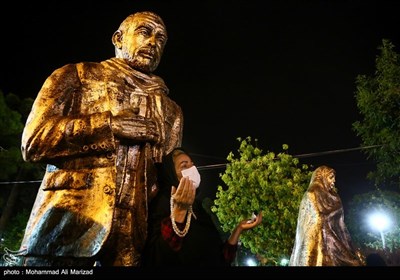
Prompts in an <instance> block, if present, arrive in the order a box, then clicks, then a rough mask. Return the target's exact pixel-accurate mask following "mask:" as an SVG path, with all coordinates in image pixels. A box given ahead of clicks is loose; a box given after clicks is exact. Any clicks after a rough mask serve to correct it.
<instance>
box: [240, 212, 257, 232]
mask: <svg viewBox="0 0 400 280" xmlns="http://www.w3.org/2000/svg"><path fill="white" fill-rule="evenodd" d="M261 222H262V211H260V212H259V213H258V214H257V215H255V217H254V218H253V219H250V220H249V219H246V220H243V221H241V222H240V223H239V227H240V228H241V230H248V229H251V228H254V227H256V226H257V225H259V224H260V223H261Z"/></svg>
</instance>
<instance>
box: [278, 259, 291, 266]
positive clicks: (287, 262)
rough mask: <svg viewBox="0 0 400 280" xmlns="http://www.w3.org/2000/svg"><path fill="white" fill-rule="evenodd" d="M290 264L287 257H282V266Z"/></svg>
mask: <svg viewBox="0 0 400 280" xmlns="http://www.w3.org/2000/svg"><path fill="white" fill-rule="evenodd" d="M288 264H289V260H288V259H286V258H283V259H281V263H280V265H281V266H287V265H288Z"/></svg>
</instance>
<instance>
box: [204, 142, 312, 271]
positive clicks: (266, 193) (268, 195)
mask: <svg viewBox="0 0 400 280" xmlns="http://www.w3.org/2000/svg"><path fill="white" fill-rule="evenodd" d="M238 141H239V142H240V148H239V149H238V152H239V155H238V157H236V156H235V155H234V153H233V152H230V153H229V155H228V157H227V160H228V164H227V167H226V170H225V173H223V174H220V176H221V178H222V181H223V182H224V183H225V184H226V187H222V186H218V189H217V193H216V199H215V200H214V206H213V207H212V211H213V212H215V213H216V215H217V217H218V219H219V221H220V223H221V225H222V229H223V231H224V232H231V231H232V230H233V229H234V227H235V226H236V225H237V224H238V223H239V222H240V221H241V220H243V219H246V218H249V217H250V216H251V214H252V212H253V211H262V213H263V221H262V223H261V224H260V225H259V226H257V227H255V228H253V229H252V230H250V231H246V232H243V234H242V235H241V237H240V241H241V243H242V245H243V246H244V247H246V248H249V249H250V250H251V252H252V253H254V254H256V255H257V256H258V257H259V260H260V263H261V264H263V265H277V264H278V262H279V260H280V259H281V258H283V257H286V258H288V257H290V254H291V251H292V248H293V245H294V239H295V234H296V225H297V216H298V211H299V205H300V201H301V198H302V196H303V194H304V192H305V191H306V189H307V187H308V184H309V181H310V178H311V171H309V167H308V165H306V164H303V165H301V167H299V160H298V159H297V158H294V157H292V156H291V155H289V154H288V153H287V150H288V148H289V147H288V145H283V151H282V152H281V153H278V154H277V155H276V154H275V153H273V152H266V153H264V152H263V151H262V150H261V149H259V148H257V147H256V145H255V144H257V139H256V140H255V141H252V139H251V137H247V138H246V139H241V138H238Z"/></svg>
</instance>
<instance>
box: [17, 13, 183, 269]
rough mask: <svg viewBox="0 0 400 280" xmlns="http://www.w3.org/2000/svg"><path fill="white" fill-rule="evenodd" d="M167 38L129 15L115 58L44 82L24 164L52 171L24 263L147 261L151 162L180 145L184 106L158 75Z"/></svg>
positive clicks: (151, 17) (159, 26)
mask: <svg viewBox="0 0 400 280" xmlns="http://www.w3.org/2000/svg"><path fill="white" fill-rule="evenodd" d="M166 41H167V32H166V28H165V25H164V23H163V21H162V19H161V18H160V17H159V16H158V15H156V14H154V13H151V12H139V13H136V14H133V15H130V16H128V17H127V18H126V19H125V20H124V21H123V22H122V23H121V25H120V27H119V29H118V30H117V31H116V32H115V33H114V34H113V35H112V43H113V44H114V46H115V57H114V58H110V59H108V60H105V61H102V62H100V63H95V62H83V63H77V64H68V65H65V66H63V67H61V68H59V69H57V70H55V71H54V72H53V73H52V74H51V75H50V76H49V77H48V78H47V80H46V81H45V83H44V84H43V87H42V88H41V90H40V92H39V94H38V96H37V98H36V100H35V103H34V104H33V107H32V110H31V113H30V115H29V118H28V120H27V123H26V126H25V129H24V132H23V136H22V154H23V157H24V159H25V160H26V161H32V162H42V163H46V164H47V169H46V173H45V176H44V178H43V182H42V184H41V186H40V189H39V191H38V194H37V197H36V200H35V203H34V206H33V209H32V212H31V215H30V218H29V221H28V224H27V227H26V231H25V236H24V238H23V241H22V245H21V250H25V251H26V254H25V265H28V266H54V265H93V264H94V263H95V261H99V262H100V264H101V265H102V266H138V265H139V264H140V255H141V250H142V247H143V246H144V242H145V239H146V237H147V216H148V213H147V206H148V202H149V200H150V199H151V198H152V197H153V196H154V194H155V193H156V191H157V186H156V184H155V183H156V173H155V167H154V164H155V163H156V162H160V161H161V159H162V157H163V156H164V155H166V154H168V153H169V152H171V151H172V150H173V148H175V147H177V146H180V145H181V141H182V129H183V115H182V111H181V108H180V107H179V106H178V105H177V104H176V103H175V102H174V101H172V100H171V99H170V98H169V97H168V96H167V94H168V88H167V87H166V85H165V84H164V82H163V80H162V79H161V78H160V77H158V76H156V75H154V74H152V72H153V71H154V70H155V69H156V68H157V66H158V64H159V62H160V59H161V56H162V53H163V50H164V46H165V44H166ZM96 47H98V46H96Z"/></svg>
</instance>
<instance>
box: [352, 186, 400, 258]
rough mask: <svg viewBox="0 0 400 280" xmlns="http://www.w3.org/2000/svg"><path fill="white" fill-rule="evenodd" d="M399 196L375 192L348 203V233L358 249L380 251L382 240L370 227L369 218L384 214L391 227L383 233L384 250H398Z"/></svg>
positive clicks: (378, 233) (392, 193)
mask: <svg viewBox="0 0 400 280" xmlns="http://www.w3.org/2000/svg"><path fill="white" fill-rule="evenodd" d="M399 206H400V194H399V193H397V192H392V191H381V190H376V191H372V192H368V193H364V194H358V195H355V196H354V197H353V199H352V200H351V201H350V203H349V212H348V214H347V219H348V225H349V227H348V228H349V232H350V234H351V236H352V240H353V242H354V243H355V244H357V245H358V246H360V247H368V248H372V249H375V250H377V249H381V248H382V246H383V244H382V238H381V236H380V232H379V231H377V230H376V229H373V228H372V227H371V225H370V221H369V217H370V215H371V214H372V213H375V212H380V213H385V214H386V215H387V216H388V217H389V219H390V221H391V225H390V227H389V229H388V230H387V231H386V232H384V238H385V243H386V248H387V249H388V250H389V251H390V252H393V251H394V250H396V249H399V248H400V239H399V236H400V224H399V222H398V221H400V207H399Z"/></svg>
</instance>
